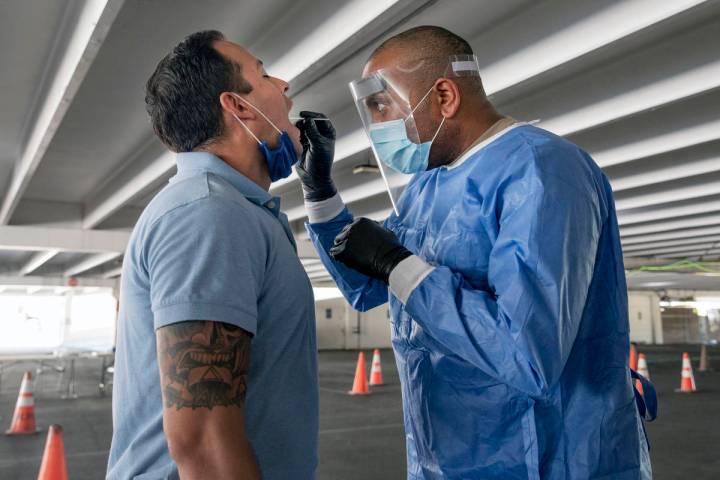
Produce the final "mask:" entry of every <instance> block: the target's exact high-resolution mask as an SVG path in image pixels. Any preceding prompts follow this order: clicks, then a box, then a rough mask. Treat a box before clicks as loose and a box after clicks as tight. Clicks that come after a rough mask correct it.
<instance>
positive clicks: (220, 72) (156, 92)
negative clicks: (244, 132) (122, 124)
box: [145, 30, 252, 152]
mask: <svg viewBox="0 0 720 480" xmlns="http://www.w3.org/2000/svg"><path fill="white" fill-rule="evenodd" d="M224 39H225V36H224V35H223V34H222V33H220V32H218V31H216V30H206V31H202V32H197V33H193V34H192V35H189V36H188V37H186V38H185V40H183V41H182V42H180V43H179V44H178V45H177V46H176V47H175V48H173V51H172V52H171V53H169V54H168V55H166V56H165V58H163V59H162V60H160V63H158V66H157V67H156V68H155V71H154V72H153V74H152V75H151V76H150V78H149V79H148V81H147V85H146V88H145V108H146V110H147V112H148V114H149V115H150V119H151V121H152V126H153V130H154V131H155V134H156V135H157V136H158V137H159V138H160V140H161V141H162V142H163V143H164V144H165V145H166V146H167V147H168V148H169V149H170V150H172V151H174V152H189V151H192V150H195V149H197V148H198V147H202V146H204V145H207V144H208V143H211V142H212V141H213V140H215V139H217V138H218V137H220V136H222V134H223V132H224V125H223V120H222V107H221V106H220V100H219V97H220V94H221V93H223V92H238V93H249V92H250V91H251V90H252V87H251V86H250V84H249V83H248V82H247V81H246V80H245V79H243V77H242V69H241V66H240V65H238V64H237V63H235V62H233V61H231V60H229V59H227V58H225V57H224V56H223V55H221V54H220V53H219V52H218V51H217V50H215V48H214V43H215V42H217V41H220V40H224Z"/></svg>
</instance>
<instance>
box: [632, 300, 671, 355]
mask: <svg viewBox="0 0 720 480" xmlns="http://www.w3.org/2000/svg"><path fill="white" fill-rule="evenodd" d="M628 319H629V320H630V341H631V342H636V343H655V344H661V343H663V329H662V317H661V315H660V299H659V297H658V295H657V294H656V293H655V292H640V291H630V292H628Z"/></svg>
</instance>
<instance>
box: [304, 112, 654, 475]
mask: <svg viewBox="0 0 720 480" xmlns="http://www.w3.org/2000/svg"><path fill="white" fill-rule="evenodd" d="M398 210H399V215H395V214H393V215H392V216H391V217H390V218H388V219H387V220H386V222H385V225H386V227H387V228H389V229H391V230H392V231H393V232H395V234H396V235H397V236H398V238H399V239H400V241H401V242H402V244H403V245H404V246H405V247H407V248H408V249H409V250H411V251H412V252H413V253H414V254H415V255H418V256H419V257H421V258H422V259H424V260H425V261H426V262H428V263H430V264H431V265H434V266H436V268H435V269H434V270H433V271H432V273H430V274H429V275H428V276H427V277H425V278H424V280H422V282H421V283H420V284H419V285H418V286H417V287H416V288H415V289H414V290H413V291H412V293H411V294H410V296H409V298H408V300H407V303H406V304H405V305H403V304H402V302H400V301H399V300H398V299H397V298H396V297H395V296H394V295H392V294H390V296H389V302H390V311H391V317H392V320H391V322H392V328H391V331H392V343H393V349H394V351H395V358H396V361H397V366H398V371H399V374H400V381H401V384H402V398H403V407H404V423H405V432H406V446H407V464H408V478H410V479H436V478H452V479H490V478H492V479H495V478H497V479H540V478H542V479H568V480H578V479H589V478H594V479H600V478H602V479H613V480H623V479H638V478H647V475H649V468H650V465H649V459H648V454H647V444H646V440H645V436H644V430H643V425H642V423H641V422H642V420H641V419H640V417H639V414H638V411H637V409H636V405H635V401H634V395H633V390H632V384H631V379H630V372H629V369H628V363H627V362H628V350H629V338H628V317H627V291H626V284H625V275H624V269H623V261H622V252H621V247H620V240H619V234H618V226H617V219H616V215H615V209H614V204H613V199H612V192H611V189H610V185H609V183H608V181H607V179H606V178H605V176H604V175H603V173H602V172H601V170H600V169H599V168H598V167H597V165H596V164H595V163H594V162H593V160H592V159H591V158H590V156H589V155H587V154H586V153H585V152H583V151H582V150H580V149H579V148H578V147H576V146H575V145H573V144H571V143H569V142H567V141H565V140H563V139H561V138H559V137H557V136H555V135H553V134H550V133H549V132H546V131H544V130H541V129H539V128H536V127H532V126H529V125H520V126H516V127H515V128H511V129H509V130H507V131H505V132H504V133H503V134H502V135H500V136H499V137H497V138H496V139H494V140H493V141H491V142H490V143H489V144H487V145H485V146H483V147H482V148H480V149H477V150H476V151H474V152H473V153H472V154H471V155H470V156H469V157H467V158H466V159H465V160H464V161H462V163H459V164H457V165H455V166H451V168H447V167H440V168H435V169H432V170H429V171H427V172H422V173H420V174H417V175H416V176H415V177H413V179H412V180H411V182H410V183H409V184H408V186H407V188H406V190H405V192H404V193H403V195H402V197H401V199H400V201H399V208H398ZM351 220H352V216H351V215H350V213H349V212H348V211H347V209H346V210H344V211H343V212H342V213H340V214H339V215H337V216H336V217H335V218H333V219H332V220H330V221H328V222H324V223H315V224H308V230H309V233H310V237H311V239H312V241H313V242H314V244H315V246H316V248H317V249H318V252H319V254H320V257H321V259H322V260H323V263H324V264H325V266H326V267H327V269H328V270H329V272H330V273H331V274H332V276H333V278H334V279H335V281H336V282H337V285H338V286H339V288H340V289H341V290H342V292H343V294H344V295H345V297H346V298H347V300H348V301H349V302H350V303H351V304H352V305H353V306H354V307H355V308H357V309H359V310H363V311H364V310H368V309H370V308H373V307H375V306H377V305H380V304H382V303H385V302H386V301H388V287H387V285H386V284H385V283H383V282H380V281H377V280H373V279H370V278H368V277H366V276H364V275H362V274H359V273H358V272H356V271H354V270H351V269H349V268H347V267H345V266H344V265H342V264H340V263H337V262H334V261H333V260H332V259H331V258H330V257H329V255H328V253H327V252H328V250H329V248H330V247H331V246H332V243H333V239H334V237H335V235H336V234H337V233H338V232H339V231H340V230H341V229H342V227H343V226H344V225H346V224H347V223H348V222H350V221H351Z"/></svg>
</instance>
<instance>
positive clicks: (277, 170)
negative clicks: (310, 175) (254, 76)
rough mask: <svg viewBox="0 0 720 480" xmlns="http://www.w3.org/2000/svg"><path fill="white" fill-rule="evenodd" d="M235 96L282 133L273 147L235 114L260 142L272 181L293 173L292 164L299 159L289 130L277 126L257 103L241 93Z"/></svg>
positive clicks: (259, 146) (236, 118) (259, 145)
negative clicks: (251, 101) (253, 102)
mask: <svg viewBox="0 0 720 480" xmlns="http://www.w3.org/2000/svg"><path fill="white" fill-rule="evenodd" d="M235 96H236V97H237V98H238V99H240V100H242V101H243V102H245V103H247V104H248V105H250V106H251V107H252V108H253V109H255V111H256V112H258V113H259V114H260V115H261V116H262V117H263V118H264V119H265V120H267V122H268V123H269V124H270V125H272V127H273V128H274V129H275V130H277V132H278V133H279V134H280V138H279V141H278V146H277V148H275V149H271V148H270V147H269V146H268V143H267V142H266V141H265V140H260V139H259V138H258V137H257V136H256V135H255V134H254V133H253V132H252V130H250V129H249V128H248V126H247V125H245V122H243V121H242V120H240V119H239V118H238V117H237V115H235V114H233V117H235V120H237V121H238V122H240V124H241V125H242V126H243V127H245V130H247V131H248V133H249V134H250V135H252V137H253V138H254V139H255V141H256V142H257V143H258V148H259V149H260V152H261V153H262V154H263V157H265V162H266V163H267V166H268V171H269V173H270V181H271V182H277V181H278V180H280V179H283V178H287V177H289V176H290V174H291V173H292V166H293V165H295V164H296V163H297V161H298V156H297V152H296V151H295V145H294V144H293V141H292V139H291V138H290V135H288V133H287V132H283V131H281V130H280V129H279V128H278V127H277V126H275V124H274V123H273V122H272V121H271V120H270V119H269V118H268V117H267V116H265V114H264V113H263V112H262V111H260V109H259V108H257V107H256V106H255V105H253V104H252V103H250V102H249V101H247V100H246V99H245V98H243V97H241V96H240V95H237V94H235Z"/></svg>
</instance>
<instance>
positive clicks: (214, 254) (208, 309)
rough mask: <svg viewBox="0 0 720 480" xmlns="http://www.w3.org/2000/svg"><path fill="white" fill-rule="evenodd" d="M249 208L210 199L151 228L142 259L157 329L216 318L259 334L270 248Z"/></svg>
mask: <svg viewBox="0 0 720 480" xmlns="http://www.w3.org/2000/svg"><path fill="white" fill-rule="evenodd" d="M248 208H249V206H244V205H239V204H237V203H235V202H228V201H227V200H223V199H220V198H216V197H206V198H203V199H200V200H196V201H194V202H191V203H189V204H186V205H183V206H181V207H178V208H175V209H174V210H172V211H170V212H168V213H166V214H165V215H163V216H162V217H161V218H160V219H159V220H157V221H156V223H155V224H154V225H153V226H152V228H151V229H150V232H149V233H148V235H147V237H146V239H145V240H144V242H143V259H144V263H145V266H146V268H147V272H148V278H149V282H150V301H151V308H152V312H153V317H154V327H155V329H158V328H160V327H163V326H166V325H170V324H173V323H177V322H182V321H187V320H212V321H220V322H224V323H229V324H232V325H236V326H238V327H240V328H242V329H243V330H245V331H247V332H248V333H250V334H253V335H254V334H255V332H256V330H257V302H258V295H259V292H260V291H261V285H262V280H263V275H264V267H265V258H266V257H267V247H266V242H265V241H264V237H263V235H262V233H261V232H260V229H259V228H257V227H256V226H254V225H255V224H257V220H255V221H254V222H253V217H252V215H251V214H250V212H249V211H248V210H247V209H248Z"/></svg>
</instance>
